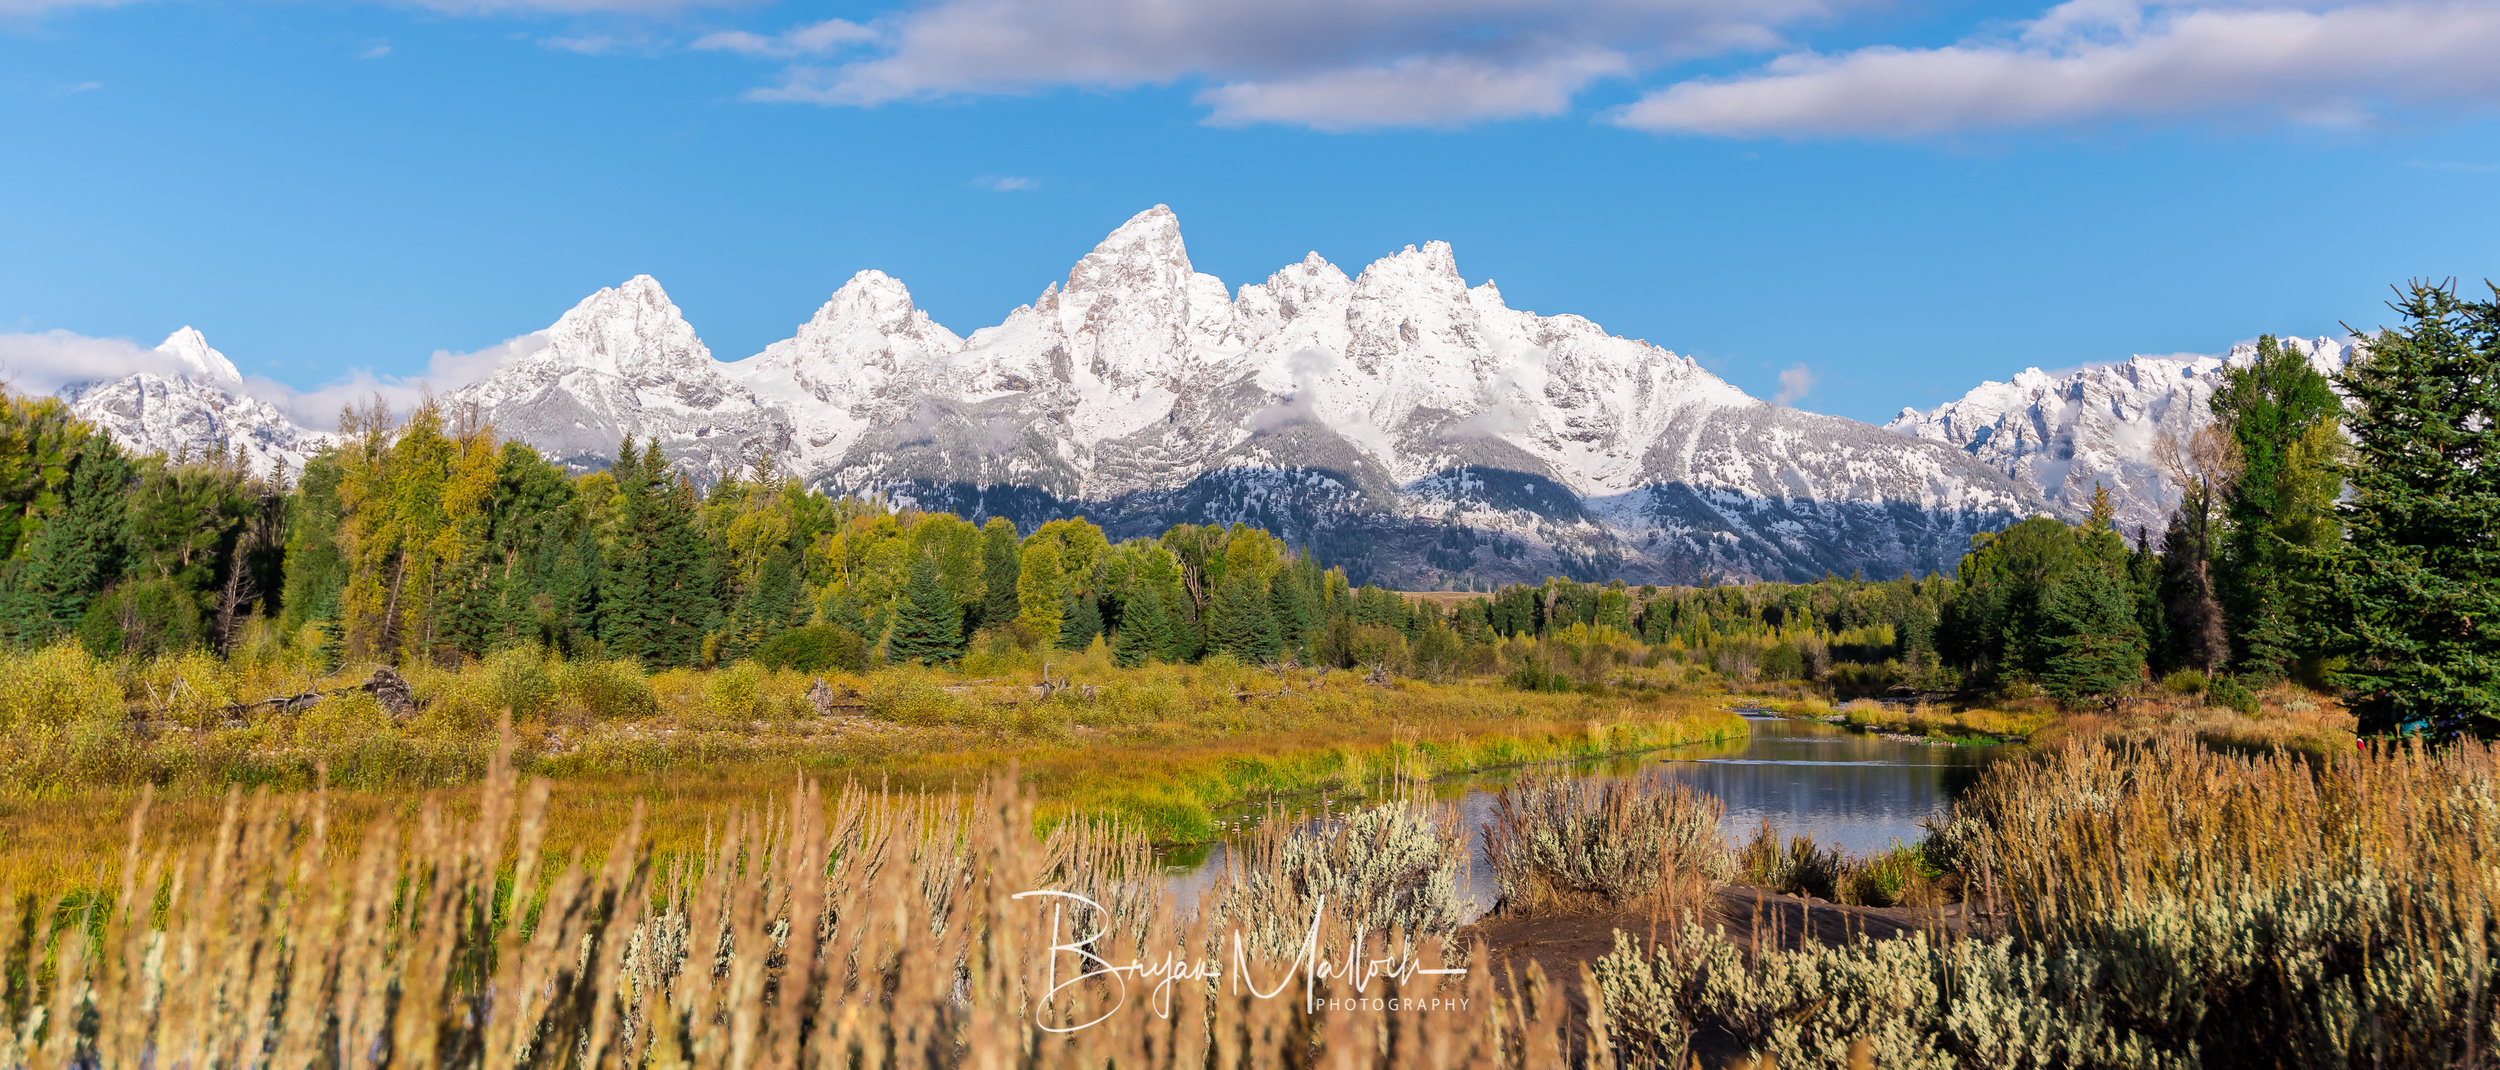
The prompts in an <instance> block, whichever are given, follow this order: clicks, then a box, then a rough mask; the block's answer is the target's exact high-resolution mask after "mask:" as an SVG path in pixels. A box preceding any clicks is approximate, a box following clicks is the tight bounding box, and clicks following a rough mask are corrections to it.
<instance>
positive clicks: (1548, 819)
mask: <svg viewBox="0 0 2500 1070" xmlns="http://www.w3.org/2000/svg"><path fill="white" fill-rule="evenodd" d="M1493 807H1494V809H1493V814H1494V816H1493V823H1492V824H1491V825H1490V826H1488V827H1487V828H1486V829H1485V855H1486V857H1487V858H1488V859H1489V860H1490V861H1491V862H1492V864H1493V879H1494V883H1495V886H1496V888H1497V889H1498V891H1499V895H1500V900H1499V902H1500V904H1501V910H1502V912H1503V913H1505V914H1512V915H1522V916H1525V915H1537V914H1568V913H1578V912H1602V911H1618V910H1627V909H1633V908H1641V907H1659V908H1681V907H1691V906H1696V905H1698V904H1699V902H1700V901H1701V900H1700V897H1701V896H1702V895H1703V894H1705V893H1707V892H1708V890H1709V887H1710V885H1711V884H1713V883H1715V882H1717V881H1722V880H1725V879H1726V878H1727V876H1728V873H1729V868H1730V867H1729V864H1728V857H1727V848H1726V846H1725V845H1724V844H1723V843H1722V842H1721V841H1720V838H1719V818H1720V816H1721V814H1723V813H1724V812H1725V808H1724V806H1723V805H1722V804H1721V803H1720V802H1719V800H1718V799H1717V798H1716V797H1713V796H1710V795H1705V794H1702V793H1700V792H1696V791H1693V790H1692V789H1690V788H1687V787H1684V786H1682V785H1677V786H1673V787H1666V786H1662V785H1659V784H1656V783H1654V782H1652V781H1650V780H1648V779H1647V778H1644V777H1632V778H1628V779H1613V778H1608V779H1604V780H1593V779H1588V778H1580V777H1570V776H1557V775H1546V774H1537V775H1530V776H1525V777H1522V778H1520V779H1519V780H1518V781H1517V782H1515V783H1513V784H1511V785H1510V786H1509V787H1506V788H1504V789H1502V791H1501V794H1500V795H1498V796H1496V797H1495V799H1494V803H1493Z"/></svg>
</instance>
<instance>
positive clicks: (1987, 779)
mask: <svg viewBox="0 0 2500 1070" xmlns="http://www.w3.org/2000/svg"><path fill="white" fill-rule="evenodd" d="M2496 800H2500V755H2495V753H2494V751H2493V749H2492V748H2491V747H2489V746H2487V745H2485V744H2480V743H2460V744H2457V745H2455V746H2453V747H2451V748H2448V749H2446V750H2440V751H2429V750H2423V749H2417V748H2412V747H2406V748H2399V749H2390V750H2381V751H2373V752H2368V753H2362V754H2349V753H2347V754H2343V755H2338V756H2334V757H2332V758H2324V759H2321V758H2318V757H2314V756H2308V755H2300V754H2294V753H2288V752H2276V753H2273V754H2269V755H2263V756H2251V755H2243V754H2233V753H2225V752H2219V751H2216V750H2213V749H2211V748H2209V747H2205V746H2202V745H2200V744H2199V743H2198V742H2197V741H2196V739H2195V737H2194V736H2192V735H2190V734H2187V733H2184V732H2182V733H2177V734H2173V735H2169V736H2164V737H2159V738H2155V739H2152V740H2147V741H2133V740H2128V739H2124V738H2098V739H2090V740H2084V741H2078V742H2075V743H2073V744H2071V745H2066V746H2060V747H2055V748H2049V749H2047V750H2044V751H2041V752H2039V753H2036V754H2034V755H2032V756H2030V757H2028V758H2022V759H2014V760H2008V761H2003V762H1999V763H1995V764H1994V765H1992V766H1991V767H1990V769H1989V770H1988V771H1987V773H1986V774H1984V775H1983V777H1982V780H1981V783H1980V784H1979V785H1978V786H1977V787H1976V788H1975V789H1974V790H1973V791H1972V792H1971V793H1970V794H1969V795H1967V796H1965V797H1964V798H1963V799H1962V800H1961V801H1960V802H1958V803H1957V804H1956V807H1955V809H1954V811H1953V814H1952V816H1951V818H1950V820H1948V821H1947V822H1945V823H1944V824H1943V825H1942V826H1941V827H1939V828H1938V829H1937V830H1936V831H1935V833H1934V834H1933V835H1932V836H1931V838H1930V840H1929V842H1928V843H1927V844H1926V845H1925V849H1924V852H1923V854H1924V856H1925V858H1927V859H1928V860H1931V861H1933V862H1935V863H1937V864H1940V865H1942V866H1947V867H1950V868H1952V869H1954V870H1957V871H1958V874H1957V876H1958V877H1960V878H1962V879H1965V880H1967V881H1968V884H1969V887H1970V889H1971V892H1972V894H1973V896H1974V900H1975V901H1974V902H1973V903H1972V904H1971V905H1972V906H1973V907H1975V908H1976V910H1975V911H1974V914H1975V919H1974V920H1975V922H1976V924H1977V928H1976V930H1975V931H1973V932H1971V933H1969V934H1967V935H1961V934H1957V933H1955V932H1954V931H1953V930H1951V929H1950V928H1946V927H1943V926H1935V927H1931V928H1930V929H1929V930H1928V931H1926V932H1923V933H1919V934H1914V935H1912V936H1909V937H1907V938H1903V939H1896V940H1882V941H1863V940H1861V941H1856V942H1850V943H1845V944H1841V945H1837V946H1829V947H1820V946H1818V947H1807V948H1804V949H1800V950H1795V951H1776V950H1773V951H1766V950H1762V949H1761V948H1760V947H1759V946H1756V947H1754V948H1752V949H1747V948H1745V947H1743V946H1740V944H1739V942H1737V941H1735V940H1734V939H1732V938H1731V937H1729V936H1728V935H1727V934H1725V933H1722V932H1718V931H1715V930H1707V929H1705V928H1704V927H1703V926H1701V925H1699V924H1698V923H1689V922H1688V924H1686V925H1684V926H1682V927H1680V928H1679V929H1675V930H1672V931H1670V932H1669V933H1667V934H1666V935H1665V936H1664V937H1663V938H1662V939H1660V940H1658V941H1656V942H1655V943H1652V944H1649V945H1647V946H1642V945H1641V944H1639V943H1638V942H1635V941H1632V940H1630V939H1629V938H1627V937H1621V936H1619V937H1618V944H1617V947H1616V950H1615V952H1614V953H1613V954H1611V955H1609V956H1607V957H1606V958H1605V959H1604V960H1603V961H1601V962H1600V963H1599V964H1598V965H1597V966H1596V967H1595V968H1594V974H1595V976H1596V978H1597V983H1598V987H1599V990H1600V992H1601V994H1602V997H1603V1000H1604V1002H1605V1006H1606V1013H1607V1015H1608V1019H1609V1021H1610V1022H1611V1023H1613V1024H1614V1026H1615V1030H1614V1032H1613V1033H1612V1034H1611V1037H1612V1041H1611V1042H1612V1043H1614V1044H1615V1045H1616V1046H1617V1049H1618V1054H1619V1056H1621V1057H1623V1058H1625V1059H1659V1060H1664V1061H1669V1062H1679V1063H1680V1062H1681V1061H1682V1060H1683V1059H1684V1058H1685V1057H1686V1053H1687V1052H1689V1051H1690V1050H1692V1049H1693V1048H1694V1047H1696V1046H1700V1047H1711V1046H1716V1047H1718V1048H1721V1049H1732V1050H1738V1051H1744V1052H1748V1053H1758V1054H1762V1055H1766V1056H1769V1057H1772V1058H1773V1059H1775V1060H1776V1062H1777V1063H1778V1065H1780V1066H1782V1067H1791V1068H1797V1067H1838V1066H1841V1065H1844V1062H1843V1060H1844V1059H1845V1058H1846V1057H1847V1052H1848V1050H1849V1046H1850V1045H1851V1044H1855V1043H1860V1042H1864V1043H1866V1044H1868V1045H1869V1046H1870V1050H1871V1051H1872V1053H1873V1056H1874V1059H1875V1062H1876V1064H1877V1065H1881V1066H1917V1067H1967V1068H1973V1070H1976V1068H1981V1067H1991V1068H1993V1067H2077V1068H2091V1067H2110V1068H2118V1067H2198V1066H2202V1067H2239V1066H2248V1067H2295V1066H2297V1067H2326V1066H2334V1067H2347V1066H2348V1067H2365V1066H2367V1067H2452V1066H2475V1065H2487V1061H2488V1058H2489V1053H2490V1052H2491V1051H2492V1050H2493V1023H2494V1021H2495V1020H2500V990H2496V989H2495V986H2494V983H2493V982H2494V977H2493V970H2492V968H2491V962H2492V954H2491V953H2492V949H2493V948H2494V947H2495V945H2500V862H2496V861H2495V860H2500V801H2496ZM1757 842H1760V841H1757ZM1753 853H1755V854H1760V853H1765V852H1759V851H1757V852H1753ZM1786 853H1789V854H1794V853H1796V852H1795V851H1794V846H1793V845H1791V849H1790V851H1788V852H1786Z"/></svg>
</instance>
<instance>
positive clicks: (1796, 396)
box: [1771, 364, 1814, 406]
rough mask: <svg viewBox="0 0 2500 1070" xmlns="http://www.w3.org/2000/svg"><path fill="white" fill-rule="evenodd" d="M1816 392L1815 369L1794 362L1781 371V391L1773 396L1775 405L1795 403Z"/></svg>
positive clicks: (1772, 402) (1772, 400)
mask: <svg viewBox="0 0 2500 1070" xmlns="http://www.w3.org/2000/svg"><path fill="white" fill-rule="evenodd" d="M1813 392H1814V369H1812V368H1808V367H1806V366H1805V365H1803V364H1793V365H1790V366H1789V367H1788V368H1787V369H1785V370H1783V371H1781V372H1780V390H1779V393H1777V394H1774V395H1772V396H1771V404H1773V405H1781V406H1787V405H1794V404H1796V403H1798V402H1800V401H1803V400H1805V397H1806V395H1808V394H1811V393H1813Z"/></svg>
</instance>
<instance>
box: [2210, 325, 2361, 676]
mask: <svg viewBox="0 0 2500 1070" xmlns="http://www.w3.org/2000/svg"><path fill="white" fill-rule="evenodd" d="M2223 374H2224V381H2223V383H2222V385H2221V387H2220V388H2218V389H2216V390H2215V391H2214V396H2213V401H2212V406H2213V413H2214V418H2215V420H2216V421H2217V422H2218V424H2219V425H2220V426H2221V427H2223V428H2225V429H2227V431H2226V433H2227V434H2229V435H2230V437H2231V441H2232V446H2233V455H2234V457H2235V459H2236V460H2237V462H2238V463H2237V473H2236V475H2237V478H2236V479H2234V480H2233V481H2232V482H2231V484H2230V487H2229V489H2228V491H2227V493H2226V494H2225V495H2224V500H2223V503H2222V513H2223V516H2224V518H2225V520H2226V528H2225V531H2224V533H2223V536H2222V538H2221V540H2220V544H2219V545H2218V546H2217V547H2215V551H2216V552H2215V555H2214V557H2215V562H2216V565H2217V566H2218V568H2217V571H2218V573H2219V575H2218V576H2217V577H2216V579H2217V581H2218V582H2217V586H2218V587H2219V589H2220V594H2221V600H2222V604H2223V606H2224V608H2225V609H2226V610H2227V611H2228V613H2229V615H2230V619H2231V621H2232V623H2233V624H2234V628H2233V631H2234V632H2236V633H2237V634H2235V635H2234V636H2233V638H2234V640H2235V641H2236V642H2235V646H2236V654H2237V663H2238V665H2239V668H2240V671H2242V672H2244V673H2248V674H2251V675H2255V676H2257V677H2259V678H2277V677H2281V676H2283V675H2285V674H2286V673H2287V672H2288V671H2289V670H2290V669H2291V667H2292V664H2293V663H2294V662H2295V661H2297V660H2299V658H2300V657H2301V656H2302V655H2303V654H2305V653H2307V652H2308V651H2309V650H2311V649H2313V648H2314V645H2315V643H2314V638H2313V636H2314V633H2315V632H2316V627H2315V625H2314V624H2313V622H2312V621H2310V620H2308V619H2307V615H2306V614H2305V613H2304V607H2306V606H2310V605H2314V604H2315V599H2314V598H2308V597H2304V596H2303V594H2302V591H2303V590H2304V589H2308V588H2311V587H2313V586H2314V583H2315V580H2316V579H2320V578H2322V577H2315V576H2314V575H2313V572H2312V570H2311V569H2310V568H2308V567H2307V565H2308V564H2309V563H2310V562H2313V561H2315V560H2317V558H2318V555H2319V554H2320V553H2322V552H2323V551H2325V550H2326V549H2327V548H2328V547H2329V546H2331V545H2333V544H2334V543H2335V542H2337V541H2338V540H2339V538H2340V533H2339V531H2338V529H2337V524H2336V521H2335V512H2334V510H2335V499H2336V496H2337V494H2338V493H2339V491H2340V490H2341V489H2342V480H2341V478H2340V477H2339V476H2338V475H2337V473H2336V471H2335V461H2336V456H2337V454H2338V453H2339V452H2340V451H2341V448H2342V445H2343V438H2342V435H2341V433H2340V431H2339V429H2338V423H2339V420H2340V418H2341V417H2342V415H2343V402H2342V400H2341V399H2339V398H2337V397H2336V396H2335V390H2334V388H2333V387H2332V386H2331V385H2330V384H2329V383H2328V382H2327V378H2326V376H2324V375H2322V374H2320V373H2319V372H2318V370H2317V369H2316V368H2313V367H2311V366H2310V364H2309V360H2308V358H2307V357H2304V356H2302V355H2301V354H2300V353H2299V351H2297V350H2293V349H2290V348H2288V347H2285V346H2282V345H2279V344H2277V343H2276V342H2275V340H2274V337H2273V336H2272V335H2267V336H2265V337H2262V338H2259V339H2258V340H2257V357H2256V360H2255V361H2254V362H2252V363H2250V364H2249V365H2247V366H2245V367H2231V368H2226V369H2224V372H2223Z"/></svg>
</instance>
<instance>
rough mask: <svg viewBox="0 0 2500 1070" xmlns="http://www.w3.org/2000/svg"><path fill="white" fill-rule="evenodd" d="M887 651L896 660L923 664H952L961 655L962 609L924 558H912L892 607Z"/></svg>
mask: <svg viewBox="0 0 2500 1070" xmlns="http://www.w3.org/2000/svg"><path fill="white" fill-rule="evenodd" d="M886 651H887V656H889V657H891V658H893V659H894V660H896V661H907V662H911V661H916V662H920V663H922V664H925V665H946V664H952V663H953V662H955V661H956V660H957V659H960V658H962V657H963V656H964V639H963V619H962V611H961V610H960V609H959V608H957V606H956V604H955V600H954V599H953V598H951V597H948V596H947V593H946V586H945V585H944V584H941V583H939V582H938V574H937V566H936V565H934V564H931V563H930V561H929V559H928V558H926V557H918V558H914V559H913V560H912V563H911V582H909V583H907V584H905V585H904V586H903V598H902V604H901V605H899V606H897V607H895V616H894V635H893V637H892V638H890V639H888V640H887V641H886Z"/></svg>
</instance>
